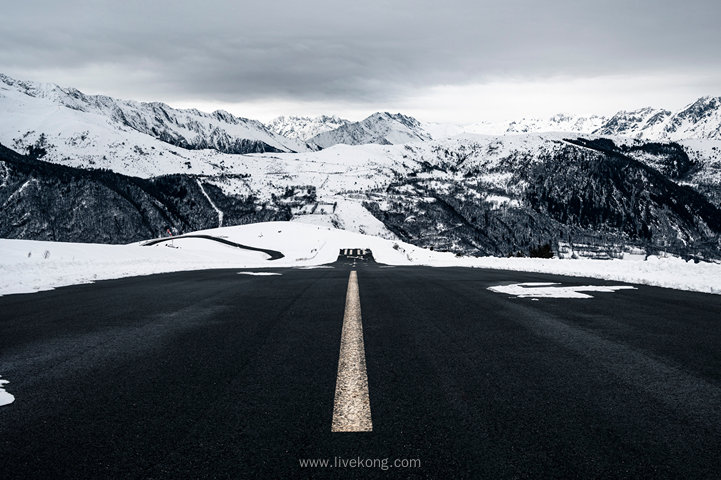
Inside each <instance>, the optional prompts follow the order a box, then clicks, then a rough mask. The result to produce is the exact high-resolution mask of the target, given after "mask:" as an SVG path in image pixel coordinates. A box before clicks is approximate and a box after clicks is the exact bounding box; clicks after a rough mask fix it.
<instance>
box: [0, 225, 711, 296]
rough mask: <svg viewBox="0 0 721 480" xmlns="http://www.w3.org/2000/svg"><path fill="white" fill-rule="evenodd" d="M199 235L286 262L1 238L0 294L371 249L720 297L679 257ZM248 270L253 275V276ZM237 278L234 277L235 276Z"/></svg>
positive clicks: (295, 263)
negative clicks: (466, 253) (571, 256)
mask: <svg viewBox="0 0 721 480" xmlns="http://www.w3.org/2000/svg"><path fill="white" fill-rule="evenodd" d="M202 233H205V234H208V235H212V236H216V237H221V238H227V239H229V240H231V241H234V242H238V243H242V244H245V245H251V246H256V247H262V248H269V249H273V250H280V251H282V252H283V253H284V254H285V258H283V259H281V260H276V261H269V260H267V257H266V256H265V255H264V254H262V253H258V252H251V251H246V250H239V249H236V248H233V247H229V246H225V245H222V244H219V243H216V242H212V241H208V240H203V239H193V238H188V239H176V240H175V241H174V242H173V243H174V244H173V248H171V247H169V246H168V244H167V243H166V244H158V245H155V246H150V247H146V246H142V245H141V244H130V245H97V244H96V245H93V244H73V243H60V242H44V241H33V240H4V239H0V249H1V250H2V251H3V256H2V257H0V295H7V294H12V293H31V292H37V291H41V290H48V289H53V288H57V287H60V286H64V285H74V284H79V283H89V282H93V281H96V280H102V279H110V278H122V277H129V276H135V275H147V274H152V273H161V272H172V271H181V270H199V269H209V268H237V269H242V270H241V271H242V272H244V273H245V272H248V269H254V271H258V270H257V269H258V268H275V267H299V268H312V267H314V266H320V265H323V264H327V263H331V262H333V261H335V259H336V258H337V256H338V252H339V250H340V249H342V248H370V249H371V250H372V252H373V255H374V257H375V258H376V260H378V261H379V262H381V263H385V264H389V265H432V266H462V267H476V268H495V269H504V270H519V271H533V272H546V273H557V274H563V275H575V276H586V277H595V278H601V279H606V280H617V281H624V282H633V283H642V284H648V285H656V286H662V287H668V288H678V289H683V290H695V291H700V292H707V293H716V294H720V293H721V265H719V264H704V263H700V264H694V263H693V262H684V261H682V260H680V259H677V258H672V257H669V258H658V257H649V258H648V259H647V260H646V261H643V260H642V259H641V258H638V257H633V256H631V257H629V258H628V259H624V260H612V261H599V260H558V259H554V260H543V259H530V258H459V257H456V256H454V255H452V254H449V253H439V252H433V251H430V250H424V249H421V248H418V247H414V246H412V245H408V244H405V243H402V242H394V241H389V240H384V239H381V238H377V237H372V236H367V235H360V234H355V233H350V232H346V231H342V230H335V229H332V228H327V227H320V226H313V225H304V224H299V223H292V222H270V223H257V224H252V225H244V226H240V227H225V228H218V229H212V230H206V231H203V232H202ZM251 271H253V270H251ZM239 273H240V272H239Z"/></svg>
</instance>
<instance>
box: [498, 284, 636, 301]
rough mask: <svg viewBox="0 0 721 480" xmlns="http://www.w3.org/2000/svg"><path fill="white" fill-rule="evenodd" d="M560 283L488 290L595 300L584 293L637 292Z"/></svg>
mask: <svg viewBox="0 0 721 480" xmlns="http://www.w3.org/2000/svg"><path fill="white" fill-rule="evenodd" d="M559 285H561V284H560V283H545V282H525V283H514V284H511V285H497V286H495V287H488V290H490V291H492V292H496V293H505V294H507V295H514V296H516V297H519V298H532V299H534V300H536V299H538V298H593V296H592V295H588V294H586V293H583V292H604V293H613V292H616V291H618V290H635V289H636V287H632V286H630V285H610V286H607V285H581V286H570V287H563V286H559Z"/></svg>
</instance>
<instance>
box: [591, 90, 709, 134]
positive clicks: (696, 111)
mask: <svg viewBox="0 0 721 480" xmlns="http://www.w3.org/2000/svg"><path fill="white" fill-rule="evenodd" d="M593 133H596V134H598V135H616V136H626V137H631V138H638V139H642V140H683V139H687V138H708V139H714V140H721V97H702V98H699V99H698V100H696V101H695V102H693V103H692V104H690V105H688V106H686V107H684V108H682V109H681V110H679V111H677V112H670V111H668V110H663V109H657V108H650V107H648V108H642V109H640V110H634V111H630V112H626V111H621V112H618V113H617V114H616V115H614V116H613V117H611V118H610V119H608V121H607V122H606V123H605V124H604V125H603V126H602V127H601V128H599V129H598V130H596V131H594V132H593Z"/></svg>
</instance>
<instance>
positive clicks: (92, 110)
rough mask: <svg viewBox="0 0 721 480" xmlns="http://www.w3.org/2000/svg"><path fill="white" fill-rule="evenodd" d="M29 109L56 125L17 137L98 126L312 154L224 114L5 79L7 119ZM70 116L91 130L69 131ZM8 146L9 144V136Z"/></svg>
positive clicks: (1, 95)
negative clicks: (66, 123)
mask: <svg viewBox="0 0 721 480" xmlns="http://www.w3.org/2000/svg"><path fill="white" fill-rule="evenodd" d="M25 110H31V111H34V113H40V112H37V110H41V111H44V112H45V113H46V115H48V116H50V115H52V117H53V118H52V119H53V120H55V122H54V123H53V124H49V123H46V124H45V125H44V126H45V127H46V128H48V131H37V130H36V129H35V130H33V129H30V130H28V129H26V128H27V127H26V126H25V125H24V124H23V123H20V124H19V125H17V126H16V127H15V128H14V129H13V133H14V134H16V135H17V134H18V133H19V134H20V136H27V137H33V136H35V135H39V134H41V133H45V135H46V136H48V137H55V136H57V134H61V136H65V137H83V133H84V132H86V131H87V132H89V133H92V132H93V130H95V128H92V127H93V126H96V125H97V127H98V128H100V129H107V128H111V129H115V130H119V131H121V132H122V131H129V130H133V131H136V132H139V133H143V134H146V135H148V136H150V137H154V138H157V139H159V140H161V141H163V142H165V143H169V144H172V145H176V146H179V147H183V148H186V149H204V148H212V149H215V150H218V151H221V152H227V153H250V152H264V151H306V150H308V147H307V146H306V145H305V142H301V141H298V140H296V139H288V138H285V137H283V136H282V135H277V134H275V133H273V132H271V131H269V130H268V129H267V128H266V127H265V126H264V125H263V124H262V123H260V122H258V121H256V120H249V119H246V118H239V117H235V116H233V115H231V114H230V113H228V112H225V111H222V110H218V111H215V112H213V113H203V112H200V111H198V110H195V109H189V110H180V109H174V108H172V107H170V106H168V105H166V104H164V103H159V102H152V103H142V102H135V101H131V100H118V99H115V98H111V97H107V96H103V95H85V94H83V93H82V92H80V91H79V90H76V89H74V88H62V87H59V86H57V85H53V84H41V83H35V82H24V81H18V80H14V79H12V78H10V77H7V76H5V75H2V74H0V112H1V114H2V117H5V118H8V117H13V119H14V117H15V116H17V115H23V114H25V113H27V112H25ZM72 112H74V113H75V114H73V113H72ZM66 117H67V118H68V119H69V120H70V121H71V125H72V124H77V123H78V121H79V120H80V119H82V120H80V121H81V123H85V124H86V125H85V126H86V127H87V128H85V129H84V130H77V129H76V128H71V127H66V126H64V125H63V120H65V118H66ZM8 120H9V119H8ZM3 127H5V128H2V131H3V134H4V135H7V134H8V132H7V128H6V127H7V125H3ZM50 127H53V128H50ZM85 136H87V135H85ZM15 138H17V137H14V138H13V139H15ZM3 143H5V144H8V143H9V142H8V139H7V137H6V136H5V137H4V138H3Z"/></svg>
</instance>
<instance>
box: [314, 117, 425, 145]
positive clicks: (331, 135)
mask: <svg viewBox="0 0 721 480" xmlns="http://www.w3.org/2000/svg"><path fill="white" fill-rule="evenodd" d="M425 140H431V136H430V134H428V132H426V131H425V130H424V129H423V126H422V125H421V123H420V122H419V121H418V120H416V119H415V118H413V117H408V116H406V115H402V114H400V113H396V114H390V113H388V112H378V113H374V114H373V115H371V116H369V117H368V118H366V119H364V120H362V121H360V122H354V123H349V124H347V125H343V126H342V127H339V128H336V129H335V130H330V131H328V132H323V133H321V134H319V135H316V136H314V137H312V138H310V139H309V140H308V143H310V144H313V145H318V146H319V147H321V148H327V147H330V146H332V145H337V144H339V143H343V144H346V145H364V144H369V143H377V144H380V145H398V144H403V143H408V142H418V141H425Z"/></svg>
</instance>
